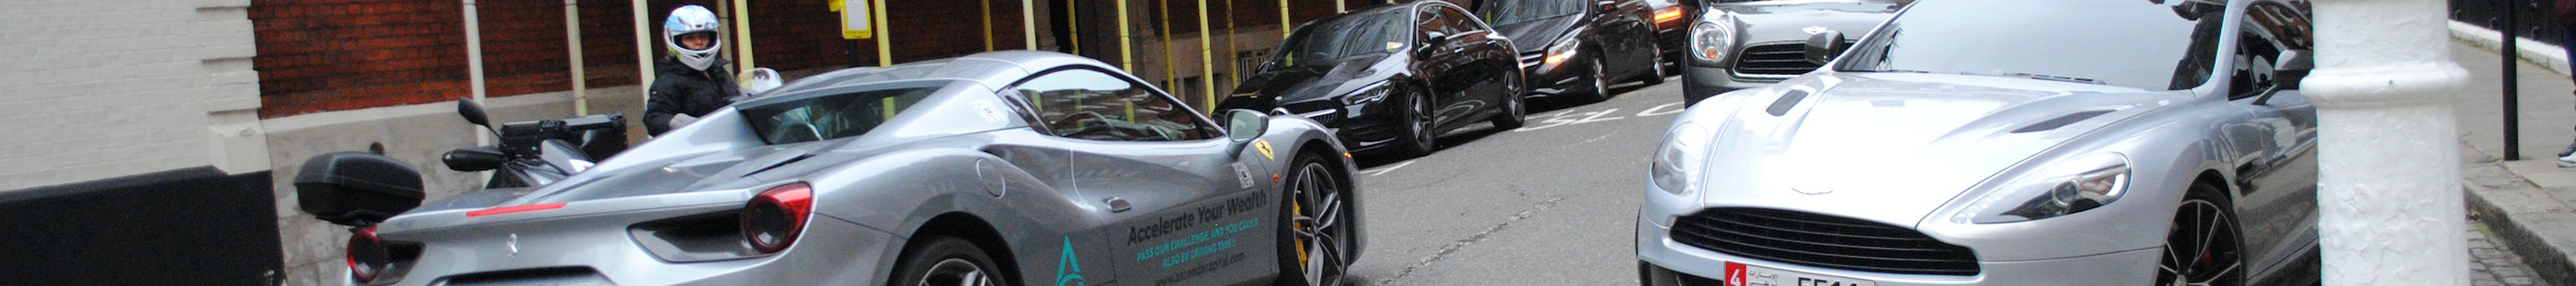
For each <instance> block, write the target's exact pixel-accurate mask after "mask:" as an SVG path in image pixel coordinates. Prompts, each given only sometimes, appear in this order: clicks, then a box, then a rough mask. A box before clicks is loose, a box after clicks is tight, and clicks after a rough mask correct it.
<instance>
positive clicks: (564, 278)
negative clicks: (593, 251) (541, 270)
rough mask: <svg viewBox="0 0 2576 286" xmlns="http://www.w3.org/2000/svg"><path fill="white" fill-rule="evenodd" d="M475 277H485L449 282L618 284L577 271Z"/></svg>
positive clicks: (467, 285)
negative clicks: (521, 275) (519, 275)
mask: <svg viewBox="0 0 2576 286" xmlns="http://www.w3.org/2000/svg"><path fill="white" fill-rule="evenodd" d="M473 278H483V279H458V281H455V282H452V283H451V284H449V285H455V286H614V285H616V284H611V283H608V278H605V277H599V274H591V273H577V274H576V273H562V274H550V275H531V276H523V277H506V278H505V277H473Z"/></svg>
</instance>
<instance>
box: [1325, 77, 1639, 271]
mask: <svg viewBox="0 0 2576 286" xmlns="http://www.w3.org/2000/svg"><path fill="white" fill-rule="evenodd" d="M1670 80H1678V78H1674V79H1670ZM1618 87H1619V88H1618V89H1615V90H1614V93H1619V94H1618V95H1617V96H1615V97H1612V98H1610V99H1609V100H1606V101H1602V102H1591V103H1585V102H1579V101H1572V100H1545V99H1534V100H1533V101H1532V102H1531V107H1532V109H1531V112H1530V116H1529V117H1527V118H1528V120H1529V123H1528V124H1527V126H1524V127H1522V128H1520V129H1516V130H1494V129H1492V128H1490V127H1483V126H1479V127H1469V128H1467V129H1465V130H1460V131H1457V132H1453V133H1450V134H1448V135H1447V136H1444V137H1441V138H1440V143H1441V144H1440V145H1441V149H1440V150H1439V151H1437V152H1434V153H1433V154H1431V155H1429V156H1423V157H1419V158H1400V157H1399V158H1390V157H1394V156H1389V155H1381V154H1362V155H1361V157H1360V164H1361V168H1362V169H1363V170H1362V171H1361V172H1360V173H1359V174H1358V175H1356V177H1358V178H1357V179H1358V180H1359V183H1360V188H1359V191H1360V192H1362V193H1361V194H1360V195H1359V197H1360V198H1361V199H1362V200H1365V201H1363V204H1364V207H1365V208H1366V211H1365V213H1364V214H1363V215H1364V216H1363V219H1366V220H1367V222H1366V224H1365V225H1366V226H1367V227H1368V229H1367V230H1368V233H1367V236H1368V237H1367V239H1368V240H1367V241H1368V249H1367V250H1366V251H1367V252H1365V253H1363V254H1361V255H1362V256H1361V257H1360V261H1359V262H1358V263H1355V264H1354V265H1352V266H1351V272H1352V273H1351V274H1352V277H1351V279H1350V280H1348V282H1350V283H1351V284H1355V285H1636V283H1637V282H1636V280H1637V260H1636V252H1635V249H1634V246H1633V244H1635V243H1633V242H1632V241H1633V239H1634V238H1633V236H1634V231H1635V223H1636V216H1637V203H1638V200H1639V199H1640V198H1641V197H1642V196H1643V195H1642V193H1640V192H1643V189H1641V188H1642V187H1643V186H1644V184H1645V183H1646V177H1645V171H1646V166H1647V164H1649V161H1650V159H1649V157H1651V155H1652V154H1653V153H1654V148H1655V144H1657V143H1659V140H1662V139H1663V134H1662V132H1663V129H1664V127H1666V126H1667V125H1669V124H1671V123H1672V120H1673V117H1674V116H1675V115H1676V114H1678V113H1679V112H1680V111H1681V110H1682V104H1681V84H1680V83H1679V82H1678V81H1674V82H1667V83H1665V84H1662V85H1655V86H1641V85H1639V84H1637V83H1628V84H1624V85H1621V86H1618ZM1371 155H1376V156H1371Z"/></svg>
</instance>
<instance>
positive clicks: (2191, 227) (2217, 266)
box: [2156, 185, 2246, 286]
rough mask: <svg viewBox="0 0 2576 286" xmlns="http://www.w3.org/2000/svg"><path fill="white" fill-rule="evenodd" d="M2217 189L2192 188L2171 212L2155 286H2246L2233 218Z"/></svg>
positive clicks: (2242, 256) (2234, 218)
mask: <svg viewBox="0 0 2576 286" xmlns="http://www.w3.org/2000/svg"><path fill="white" fill-rule="evenodd" d="M2218 192H2219V191H2218V190H2217V188H2214V187H2209V186H2205V185H2203V186H2193V187H2192V190H2191V194H2190V195H2188V196H2186V197H2185V198H2184V199H2183V201H2182V206H2181V207H2180V208H2178V209H2175V210H2174V222H2173V226H2172V227H2171V230H2169V231H2167V233H2166V235H2165V247H2164V248H2165V250H2164V251H2165V254H2164V259H2163V260H2162V262H2159V263H2157V264H2156V285H2223V286H2241V285H2245V271H2246V270H2245V261H2244V255H2243V252H2242V251H2240V248H2239V247H2240V245H2242V240H2241V239H2242V236H2240V235H2238V234H2239V233H2238V232H2237V225H2236V215H2235V213H2234V212H2232V211H2229V209H2228V206H2227V200H2226V198H2224V197H2221V195H2218Z"/></svg>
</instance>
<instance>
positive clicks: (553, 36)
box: [249, 0, 681, 118]
mask: <svg viewBox="0 0 2576 286" xmlns="http://www.w3.org/2000/svg"><path fill="white" fill-rule="evenodd" d="M661 2H672V3H679V2H681V1H661ZM461 3H462V2H461V1H414V0H253V1H252V3H251V7H250V10H249V11H250V18H251V20H252V22H253V23H254V26H255V27H256V28H255V29H256V31H257V32H258V41H259V48H258V49H259V57H258V58H257V59H256V60H255V61H254V62H255V63H254V65H255V66H257V68H258V69H259V70H260V71H262V73H261V74H260V78H259V82H260V99H261V103H262V104H261V109H260V116H261V117H262V118H275V117H284V116H292V115H296V114H304V113H312V112H319V111H332V110H351V109H360V108H368V107H382V106H395V105H408V104H420V103H430V102H439V101H446V100H453V99H455V98H457V97H465V96H471V95H472V89H471V88H472V86H471V85H470V83H471V82H470V81H469V80H470V79H469V78H467V70H466V67H467V66H466V55H465V28H464V20H463V19H464V15H463V10H462V5H461ZM657 3H658V2H657ZM672 5H673V6H676V5H677V4H672ZM477 6H478V7H477V9H476V13H477V14H479V15H478V16H479V17H480V18H481V20H482V21H481V25H482V38H483V43H482V45H483V61H484V63H483V65H484V77H485V84H486V85H485V86H486V88H487V90H486V91H487V92H488V94H490V95H491V96H508V95H518V94H529V93H540V92H553V91H563V90H569V89H571V82H570V79H569V78H568V77H569V75H568V74H569V69H568V68H567V65H569V61H567V59H566V53H567V51H566V50H565V49H566V47H565V46H566V45H565V42H564V39H565V38H564V34H565V31H564V21H563V20H564V18H563V15H564V14H563V9H564V8H563V5H562V2H559V1H479V3H477ZM631 7H632V6H629V2H628V1H586V2H585V3H582V5H581V10H582V12H581V15H582V20H581V24H582V26H583V27H582V44H583V46H584V47H583V55H584V56H583V61H584V62H585V64H586V65H588V66H590V70H589V73H588V74H587V75H588V76H589V77H590V79H589V80H590V82H589V84H590V85H592V86H607V85H625V84H634V82H635V76H634V70H635V67H634V66H635V64H634V61H635V60H634V58H635V49H634V46H633V43H634V27H633V26H631V25H632V23H633V16H632V15H631V14H629V13H630V12H629V11H631V10H629V9H630V8H631ZM655 24H657V25H655V26H659V25H658V24H659V22H655Z"/></svg>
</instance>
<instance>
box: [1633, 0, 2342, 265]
mask: <svg viewBox="0 0 2576 286" xmlns="http://www.w3.org/2000/svg"><path fill="white" fill-rule="evenodd" d="M2300 6H2301V5H2299V4H2296V3H2294V2H2288V1H2278V0H2236V1H2229V2H2216V1H2162V2H2151V1H2132V0H1922V1H1919V2H1916V3H1914V4H1913V5H1912V6H1911V7H1908V8H1906V9H1905V10H1904V12H1901V14H1898V15H1897V16H1896V17H1895V18H1894V19H1892V20H1890V21H1889V22H1887V24H1886V25H1884V26H1882V27H1879V28H1878V30H1876V31H1875V32H1873V33H1870V35H1869V36H1867V37H1864V38H1863V39H1862V40H1860V41H1859V44H1857V45H1854V46H1852V47H1849V49H1850V51H1849V52H1843V53H1841V54H1842V56H1841V58H1840V59H1837V60H1835V61H1833V62H1831V64H1829V65H1827V66H1828V67H1829V68H1827V69H1821V70H1817V71H1815V72H1810V73H1806V74H1804V75H1799V76H1797V77H1795V78H1790V79H1789V80H1787V81H1782V82H1780V83H1778V84H1774V85H1770V86H1766V87H1759V88H1750V89H1744V90H1738V91H1732V92H1727V93H1725V94H1720V95H1718V96H1716V97H1711V98H1709V99H1708V100H1707V101H1704V102H1701V103H1700V104H1698V105H1695V106H1691V107H1690V108H1688V109H1685V111H1683V112H1682V113H1681V115H1679V116H1677V117H1676V118H1675V119H1674V121H1673V124H1672V125H1671V127H1669V129H1666V130H1667V132H1666V133H1665V134H1667V135H1666V137H1665V141H1664V143H1663V144H1662V147H1661V148H1659V151H1657V152H1656V153H1655V158H1654V160H1653V163H1651V165H1650V166H1651V167H1649V169H1648V171H1647V177H1648V178H1649V179H1648V182H1647V183H1646V184H1644V185H1645V186H1644V187H1643V189H1645V190H1644V191H1642V192H1640V194H1642V195H1643V196H1644V197H1643V200H1641V202H1642V203H1641V205H1640V209H1639V212H1638V217H1637V222H1636V226H1637V228H1636V229H1637V233H1636V238H1637V240H1636V245H1637V259H1638V261H1639V265H1638V266H1639V267H1638V268H1639V271H1640V273H1639V275H1640V276H1641V278H1642V280H1644V281H1645V284H1646V285H1720V284H1724V285H1878V286H1907V285H2219V286H2243V285H2314V284H2311V283H2315V282H2316V281H2317V279H2318V278H2319V277H2318V274H2319V273H2318V269H2319V268H2318V267H2319V266H2320V265H2319V254H2318V251H2319V244H2318V241H2319V240H2318V231H2317V219H2318V212H2317V195H2318V194H2317V171H2318V165H2317V160H2318V157H2317V153H2316V151H2317V146H2318V145H2317V144H2318V143H2317V142H2318V141H2317V126H2318V125H2317V123H2318V122H2317V113H2316V106H2315V105H2314V104H2312V103H2311V102H2310V101H2309V98H2308V97H2306V96H2303V95H2302V94H2301V93H2300V90H2299V81H2300V79H2302V78H2304V77H2305V76H2306V75H2307V74H2308V73H2309V71H2310V68H2311V67H2312V66H2313V64H2314V60H2313V58H2312V57H2311V56H2310V55H2311V53H2310V51H2312V50H2311V49H2310V47H2313V44H2314V43H2315V42H2314V37H2313V35H2314V33H2312V31H2314V30H2313V29H2312V28H2311V27H2312V25H2310V22H2309V19H2310V18H2309V16H2308V15H2309V13H2308V12H2307V10H2306V9H2305V8H2303V7H2300ZM1825 35H1827V36H1826V37H1820V38H1825V39H1831V38H1837V37H1836V35H1835V34H1834V33H1831V32H1827V33H1825ZM1832 42H1834V41H1816V42H1811V43H1809V44H1808V47H1809V48H1808V49H1810V50H1814V51H1818V52H1817V53H1826V52H1831V51H1834V50H1836V49H1835V48H1831V46H1834V45H1831V44H1830V43H1832Z"/></svg>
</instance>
